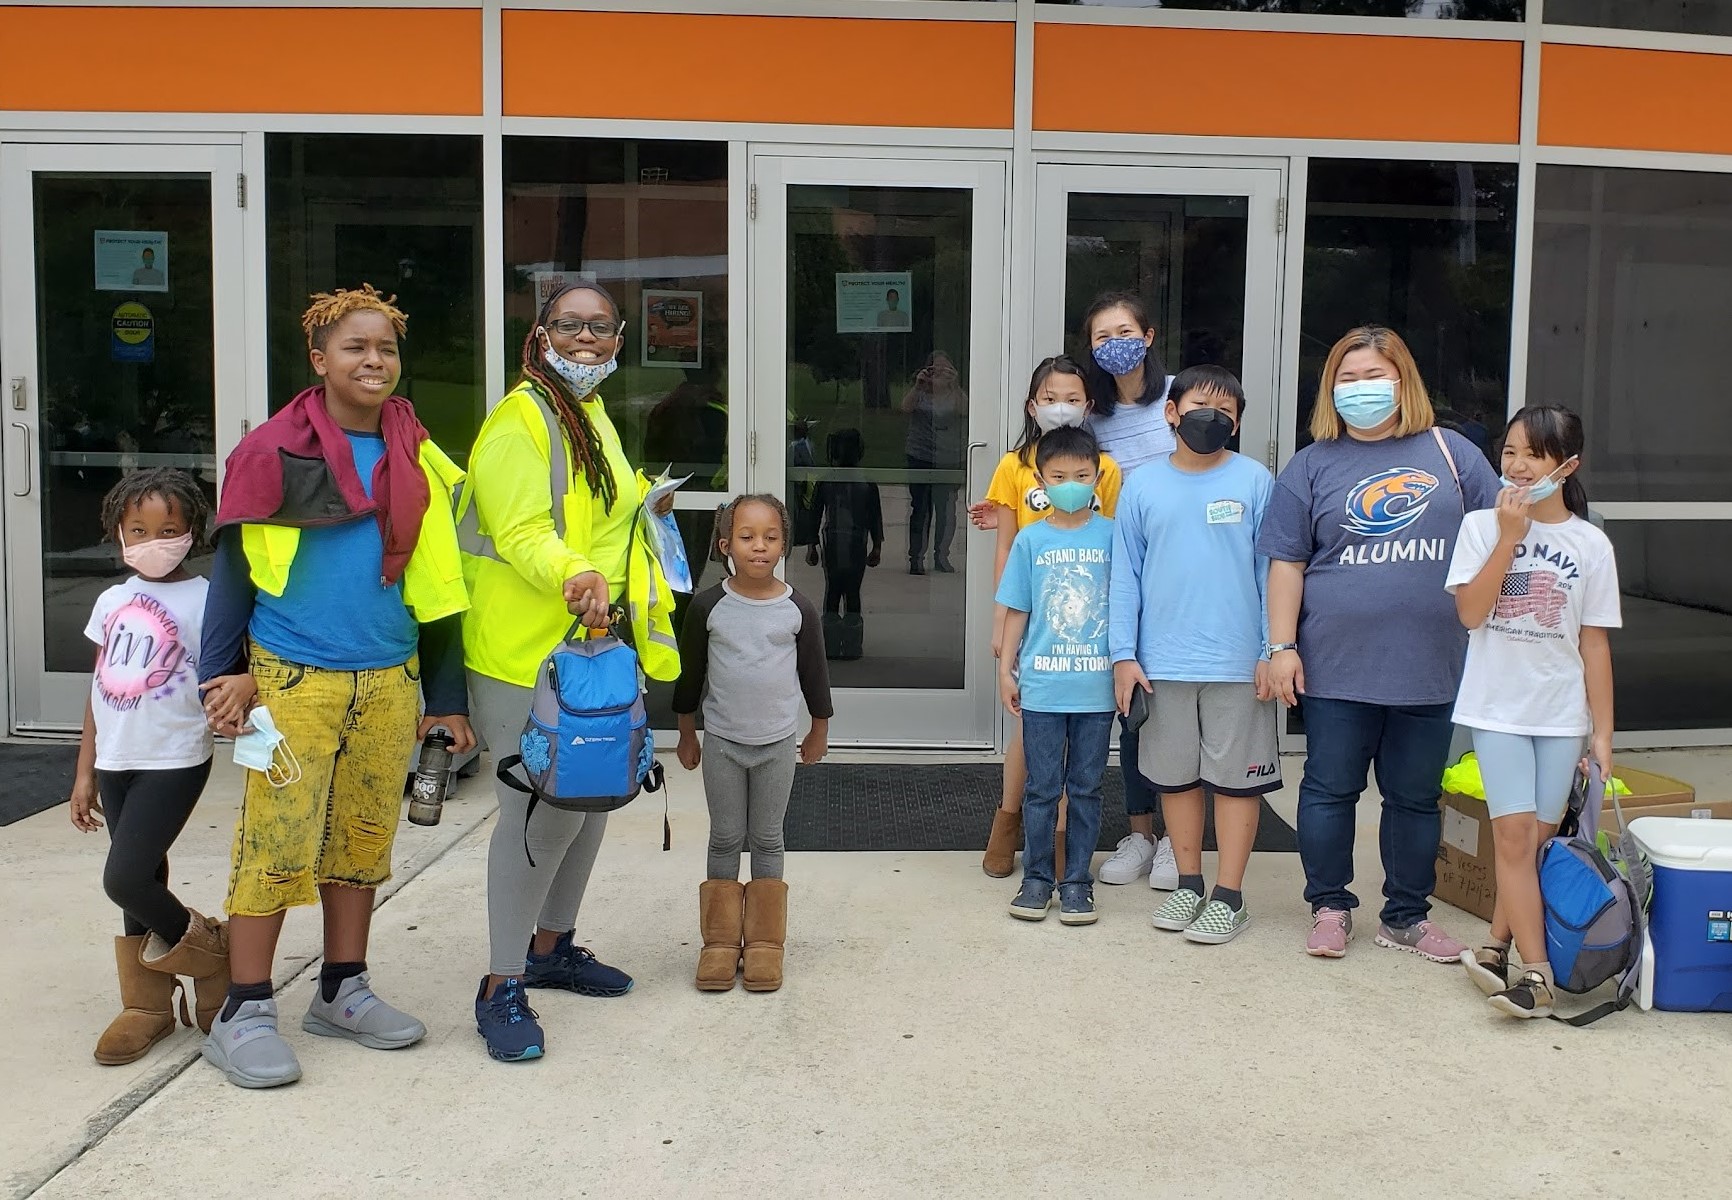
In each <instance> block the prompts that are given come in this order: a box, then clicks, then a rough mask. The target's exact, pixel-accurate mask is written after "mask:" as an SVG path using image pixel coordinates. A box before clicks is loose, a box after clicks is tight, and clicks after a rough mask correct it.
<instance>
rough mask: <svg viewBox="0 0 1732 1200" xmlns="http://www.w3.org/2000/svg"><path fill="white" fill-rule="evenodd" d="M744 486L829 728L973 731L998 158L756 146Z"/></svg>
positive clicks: (983, 588) (987, 683)
mask: <svg viewBox="0 0 1732 1200" xmlns="http://www.w3.org/2000/svg"><path fill="white" fill-rule="evenodd" d="M752 197H753V199H752V201H751V207H752V208H753V210H754V211H753V216H752V220H751V271H752V287H753V300H754V303H753V313H754V319H755V329H754V333H753V335H752V359H751V379H752V397H753V401H752V403H753V410H752V411H753V425H752V428H753V431H754V432H753V434H752V436H751V440H750V451H749V457H750V459H751V465H750V478H751V480H752V488H753V490H759V491H770V492H774V493H776V494H777V495H779V496H781V497H783V498H784V499H785V500H786V501H787V503H788V506H789V509H790V511H791V514H792V516H793V520H794V539H793V540H794V543H795V544H794V547H793V552H792V555H791V556H790V558H789V560H788V568H787V577H788V580H789V582H791V583H792V584H793V585H794V586H795V587H797V588H799V589H800V590H801V591H802V592H804V593H805V594H806V595H808V596H809V597H810V598H811V599H812V601H813V603H814V604H815V605H817V606H818V607H819V608H820V609H821V610H822V612H823V614H824V616H823V620H824V637H825V647H826V652H827V654H828V656H829V658H830V681H831V686H832V688H833V690H834V692H835V699H836V717H835V720H834V721H833V722H832V725H831V739H832V741H833V742H835V743H837V744H854V745H901V746H918V745H925V746H956V747H964V746H966V747H986V746H990V745H991V743H992V738H993V713H994V711H995V706H994V705H995V689H994V686H993V682H994V681H993V670H992V666H993V664H992V656H991V650H990V647H989V645H988V643H989V641H990V638H989V634H988V622H989V621H990V620H991V613H992V561H993V555H992V542H991V540H990V535H987V534H981V533H977V532H975V531H973V530H972V529H971V527H970V526H969V524H968V519H967V514H966V512H965V505H966V503H967V500H968V498H969V497H971V496H973V495H975V494H976V492H977V491H978V490H979V489H980V488H983V487H984V486H985V481H986V478H987V476H988V475H990V473H991V471H992V468H993V465H994V463H995V461H996V459H997V455H998V452H999V449H1000V448H1001V447H1002V446H1003V444H1004V434H1003V429H1004V426H1003V419H1004V416H1003V409H1004V380H1003V344H1002V331H1003V328H1004V313H1003V309H1004V289H1003V283H1002V278H1003V265H1004V255H1005V229H1006V221H1005V215H1006V214H1005V188H1004V165H1003V164H1002V163H1000V162H988V161H937V160H933V161H925V160H910V159H879V158H868V157H858V158H803V157H793V156H780V155H775V154H759V155H755V156H754V159H753V164H752Z"/></svg>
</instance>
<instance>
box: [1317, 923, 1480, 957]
mask: <svg viewBox="0 0 1732 1200" xmlns="http://www.w3.org/2000/svg"><path fill="white" fill-rule="evenodd" d="M1313 936H1315V935H1313ZM1375 940H1376V942H1377V944H1378V945H1379V946H1387V947H1389V949H1391V950H1405V951H1407V952H1408V953H1409V954H1417V955H1419V957H1421V958H1429V959H1430V960H1431V961H1432V962H1435V963H1458V962H1460V961H1461V956H1462V955H1463V954H1465V953H1466V952H1467V946H1466V944H1465V943H1462V942H1458V941H1456V940H1455V939H1454V938H1452V937H1450V936H1449V935H1448V934H1447V933H1445V932H1444V931H1443V930H1441V929H1439V928H1438V927H1437V926H1436V925H1434V924H1432V923H1431V922H1430V921H1421V922H1419V923H1418V924H1416V925H1409V926H1408V927H1407V928H1406V929H1395V928H1393V927H1391V926H1389V925H1379V926H1378V927H1377V937H1376V939H1375Z"/></svg>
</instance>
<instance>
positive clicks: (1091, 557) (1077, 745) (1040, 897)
mask: <svg viewBox="0 0 1732 1200" xmlns="http://www.w3.org/2000/svg"><path fill="white" fill-rule="evenodd" d="M1034 467H1035V471H1036V473H1037V474H1038V475H1039V476H1040V481H1041V485H1042V486H1043V487H1044V488H1045V489H1046V495H1047V499H1048V500H1050V501H1051V502H1052V510H1051V511H1050V512H1049V513H1048V514H1047V515H1046V517H1045V518H1044V519H1042V520H1039V521H1035V522H1034V523H1032V524H1030V525H1028V526H1027V527H1026V528H1024V529H1023V530H1022V532H1020V533H1018V534H1017V535H1016V541H1015V542H1013V543H1012V544H1011V547H1010V557H1009V558H1008V559H1006V560H1005V564H1004V574H1003V575H1002V576H1001V577H1000V580H999V585H998V597H997V600H998V603H999V604H1002V605H1003V606H1004V607H1005V608H1006V609H1007V610H1009V612H1008V615H1007V616H1006V618H1005V623H1004V653H1003V655H1002V657H1000V659H999V660H998V693H999V697H1000V698H1001V699H1002V700H1003V701H1004V707H1005V708H1006V710H1008V711H1009V712H1010V714H1011V715H1012V716H1016V717H1020V718H1021V719H1022V749H1023V755H1024V757H1025V758H1026V760H1027V763H1028V786H1027V789H1026V791H1025V792H1024V794H1023V795H1024V798H1023V803H1022V811H1023V829H1024V839H1025V840H1024V845H1023V851H1022V887H1021V889H1020V890H1018V892H1017V893H1016V899H1014V900H1012V901H1011V903H1010V915H1011V916H1013V917H1019V918H1021V919H1022V920H1025V921H1039V920H1042V919H1044V918H1045V917H1046V911H1047V909H1048V908H1049V907H1050V906H1051V904H1052V893H1053V883H1054V879H1053V875H1054V867H1055V863H1054V862H1053V859H1054V856H1055V850H1054V847H1053V841H1054V831H1055V827H1056V826H1057V823H1058V803H1059V797H1060V796H1065V795H1068V796H1069V797H1070V830H1069V833H1070V836H1069V838H1068V839H1067V844H1066V847H1065V861H1064V863H1063V868H1064V875H1063V877H1062V878H1061V879H1060V880H1059V881H1058V894H1059V920H1060V921H1063V922H1064V923H1065V924H1066V925H1088V924H1091V923H1092V922H1093V921H1094V920H1095V900H1094V879H1093V877H1092V876H1090V874H1089V859H1090V857H1091V856H1092V855H1093V854H1094V849H1095V842H1096V841H1097V840H1099V838H1100V832H1101V776H1102V775H1104V774H1105V773H1106V766H1107V743H1108V741H1109V740H1110V739H1111V737H1112V729H1113V672H1112V660H1111V659H1110V658H1109V657H1108V656H1107V616H1108V595H1109V590H1108V589H1109V586H1110V578H1111V566H1112V546H1113V523H1112V521H1110V520H1108V519H1107V518H1106V517H1103V516H1101V515H1100V514H1099V513H1098V512H1096V511H1094V510H1095V507H1096V505H1097V503H1098V501H1097V500H1096V499H1095V483H1096V481H1097V480H1098V479H1099V477H1100V469H1101V451H1100V446H1099V445H1098V444H1097V443H1096V442H1095V439H1094V435H1093V434H1092V433H1090V432H1089V431H1088V430H1087V429H1084V428H1080V427H1070V426H1065V427H1060V428H1058V429H1053V430H1050V431H1049V432H1047V433H1045V434H1043V435H1041V439H1040V441H1039V442H1038V443H1037V444H1036V447H1035V453H1034Z"/></svg>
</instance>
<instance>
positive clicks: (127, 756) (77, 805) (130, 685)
mask: <svg viewBox="0 0 1732 1200" xmlns="http://www.w3.org/2000/svg"><path fill="white" fill-rule="evenodd" d="M209 523H210V506H209V504H208V503H207V502H206V500H205V495H204V492H203V490H201V489H200V487H199V486H198V484H197V483H196V482H195V481H194V480H193V479H192V478H191V477H190V476H189V475H187V474H185V473H184V472H182V471H177V470H173V469H171V468H167V467H155V468H152V469H150V470H145V471H138V472H135V473H134V474H131V475H128V476H126V477H125V478H124V479H122V480H121V481H120V482H119V483H117V484H116V485H115V486H114V488H113V489H112V490H111V491H110V492H109V493H108V495H107V496H106V497H104V499H103V501H102V524H103V528H104V531H105V532H106V533H107V535H108V536H109V537H111V538H113V539H114V541H115V544H116V545H117V546H119V547H120V554H121V558H122V559H123V560H124V561H125V563H126V565H127V566H128V567H130V568H131V569H132V570H133V571H134V572H136V574H134V575H133V576H132V577H131V578H129V579H127V580H126V582H124V583H118V584H116V585H115V586H113V587H111V588H109V589H108V590H107V591H105V592H103V593H102V595H101V596H99V597H97V600H96V607H95V609H94V610H93V611H92V612H91V614H90V623H89V624H88V625H87V626H86V627H85V630H84V634H85V636H86V637H88V638H89V639H90V640H91V641H93V642H95V643H96V644H97V646H98V647H99V649H98V650H97V652H96V670H95V673H94V676H93V677H92V679H91V683H90V698H89V699H88V700H87V701H86V702H85V706H84V737H83V739H82V741H81V742H80V744H79V748H78V767H77V773H76V776H75V778H74V782H73V785H72V824H73V825H74V826H76V827H77V828H79V829H82V830H83V831H85V832H86V833H93V832H95V831H96V830H98V829H101V828H102V824H103V819H106V820H107V822H108V836H109V844H108V861H107V863H106V865H105V866H104V867H103V871H102V886H103V890H104V891H106V892H107V893H108V898H109V899H110V900H113V901H114V903H115V904H116V905H118V906H119V908H120V911H121V916H122V928H123V929H124V934H123V935H122V936H120V937H117V938H115V939H114V960H115V969H116V970H117V972H118V973H119V976H120V1003H121V1008H122V1011H121V1013H120V1015H119V1016H117V1017H115V1018H114V1020H113V1021H112V1022H111V1023H110V1024H109V1026H108V1028H107V1029H106V1030H104V1031H103V1033H102V1036H101V1037H99V1038H98V1039H97V1042H96V1061H97V1062H99V1063H101V1064H103V1065H104V1066H119V1065H121V1064H123V1063H129V1062H136V1061H137V1060H138V1059H140V1058H142V1057H144V1055H145V1053H146V1052H147V1051H148V1050H149V1049H150V1048H151V1047H152V1046H154V1045H155V1044H156V1043H157V1042H159V1041H161V1040H162V1039H163V1038H165V1037H167V1036H168V1035H169V1034H170V1033H171V1032H173V1030H174V991H175V988H177V987H179V986H180V981H179V980H178V979H177V978H176V977H175V976H176V973H177V972H176V968H177V967H179V968H180V971H179V973H181V974H187V975H190V976H192V978H193V980H194V982H195V983H196V984H197V987H198V1018H199V1023H200V1025H201V1026H202V1027H203V1028H205V1029H209V1028H210V1021H211V1017H212V1016H214V1015H215V1013H216V1010H217V1007H218V1006H219V1005H220V1004H221V1003H222V999H223V995H224V993H225V992H226V991H227V989H228V943H227V938H226V936H225V934H226V931H225V930H224V928H223V926H222V924H221V922H220V921H217V920H216V919H214V918H211V917H204V916H200V915H199V914H198V913H196V912H194V911H193V910H192V909H190V908H188V907H187V906H186V905H185V904H183V903H181V901H180V900H179V899H178V898H177V897H176V896H175V894H174V893H173V892H172V891H170V890H169V887H168V848H169V847H170V846H172V845H174V842H175V839H176V838H178V837H179V836H180V831H181V830H182V829H183V828H184V827H185V826H186V822H187V818H188V817H190V816H191V815H192V810H193V806H194V805H196V804H197V803H198V799H199V796H200V794H201V793H202V792H203V791H204V785H205V780H206V779H208V778H209V777H210V760H211V733H210V728H209V727H208V726H207V725H206V724H205V718H204V707H203V705H202V704H201V703H200V700H199V692H198V657H199V635H200V631H201V627H202V625H203V621H204V601H205V592H206V590H207V589H208V587H209V584H208V583H207V582H206V581H205V580H204V579H203V578H201V577H200V576H197V575H193V574H191V573H189V572H188V571H187V569H186V566H185V561H186V556H187V554H188V553H190V552H191V550H192V547H193V546H194V544H195V543H196V542H197V541H198V540H199V537H200V536H201V535H202V534H203V533H204V531H205V529H206V527H207V526H208V525H209ZM181 1012H182V1014H183V1015H184V1014H185V1012H186V1001H185V1000H184V999H183V1000H182V1001H181Z"/></svg>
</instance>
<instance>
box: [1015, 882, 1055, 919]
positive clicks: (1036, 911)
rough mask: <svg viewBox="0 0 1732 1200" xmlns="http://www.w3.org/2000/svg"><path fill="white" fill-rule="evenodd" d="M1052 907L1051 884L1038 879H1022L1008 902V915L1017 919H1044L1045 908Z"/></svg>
mask: <svg viewBox="0 0 1732 1200" xmlns="http://www.w3.org/2000/svg"><path fill="white" fill-rule="evenodd" d="M1050 907H1052V884H1050V883H1042V882H1041V881H1040V880H1038V879H1024V880H1023V881H1022V887H1020V888H1018V889H1017V893H1016V899H1014V900H1012V901H1011V902H1010V915H1011V916H1013V917H1015V918H1017V919H1018V920H1019V921H1044V920H1046V910H1047V909H1048V908H1050Z"/></svg>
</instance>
